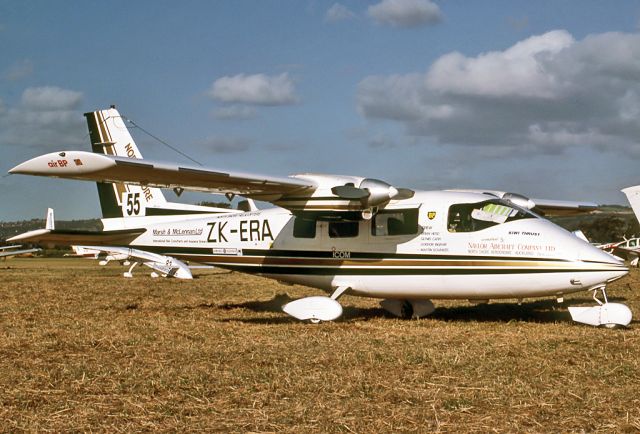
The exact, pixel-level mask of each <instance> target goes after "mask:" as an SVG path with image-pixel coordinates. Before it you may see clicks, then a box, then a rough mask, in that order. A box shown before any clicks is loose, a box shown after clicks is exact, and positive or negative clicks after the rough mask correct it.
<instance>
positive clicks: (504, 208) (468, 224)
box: [448, 199, 536, 232]
mask: <svg viewBox="0 0 640 434" xmlns="http://www.w3.org/2000/svg"><path fill="white" fill-rule="evenodd" d="M525 218H536V216H535V214H533V213H531V212H530V211H528V210H525V209H524V208H520V207H518V206H517V205H514V204H512V203H510V202H504V201H501V200H499V199H495V200H488V201H485V202H478V203H460V204H455V205H451V207H449V219H448V229H449V232H475V231H481V230H483V229H486V228H489V227H491V226H495V225H499V224H502V223H507V222H511V221H515V220H520V219H525Z"/></svg>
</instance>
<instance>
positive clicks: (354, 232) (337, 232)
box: [329, 221, 358, 238]
mask: <svg viewBox="0 0 640 434" xmlns="http://www.w3.org/2000/svg"><path fill="white" fill-rule="evenodd" d="M357 236H358V222H357V221H353V222H329V237H331V238H352V237H357Z"/></svg>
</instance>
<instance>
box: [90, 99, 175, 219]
mask: <svg viewBox="0 0 640 434" xmlns="http://www.w3.org/2000/svg"><path fill="white" fill-rule="evenodd" d="M84 116H85V117H86V118H87V124H88V126H89V137H90V138H91V149H92V150H93V152H95V153H97V154H105V155H115V156H120V157H129V158H139V159H142V154H141V153H140V151H139V150H138V147H137V146H136V144H135V142H134V141H133V137H131V134H129V130H128V129H127V126H126V123H125V119H124V118H123V117H122V116H120V113H118V110H116V108H115V107H114V106H111V108H109V109H107V110H99V111H95V112H90V113H85V114H84ZM97 184H98V195H99V196H100V207H101V208H102V217H103V218H111V217H129V216H141V215H145V214H146V213H145V210H146V209H147V208H162V206H163V205H165V204H166V202H167V201H166V199H165V198H164V195H163V194H162V190H160V189H159V188H150V187H141V186H138V185H130V184H123V183H113V184H110V183H102V182H98V183H97Z"/></svg>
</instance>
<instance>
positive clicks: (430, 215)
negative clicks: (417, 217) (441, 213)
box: [427, 211, 436, 220]
mask: <svg viewBox="0 0 640 434" xmlns="http://www.w3.org/2000/svg"><path fill="white" fill-rule="evenodd" d="M427 217H429V220H433V219H434V218H436V212H435V211H429V212H428V213H427Z"/></svg>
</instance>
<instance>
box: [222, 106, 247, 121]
mask: <svg viewBox="0 0 640 434" xmlns="http://www.w3.org/2000/svg"><path fill="white" fill-rule="evenodd" d="M255 116H256V111H255V109H254V108H253V107H249V106H246V105H230V106H224V107H216V108H215V109H214V110H213V117H214V118H216V119H220V120H236V119H251V118H254V117H255Z"/></svg>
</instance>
